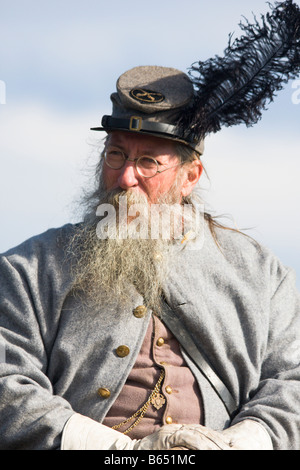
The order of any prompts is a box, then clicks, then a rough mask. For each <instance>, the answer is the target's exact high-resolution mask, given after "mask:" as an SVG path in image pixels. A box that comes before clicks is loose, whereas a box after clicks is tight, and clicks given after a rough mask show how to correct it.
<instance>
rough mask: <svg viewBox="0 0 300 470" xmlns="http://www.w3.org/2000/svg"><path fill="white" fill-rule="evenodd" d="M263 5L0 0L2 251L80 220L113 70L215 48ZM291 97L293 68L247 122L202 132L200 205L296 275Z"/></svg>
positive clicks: (296, 140)
mask: <svg viewBox="0 0 300 470" xmlns="http://www.w3.org/2000/svg"><path fill="white" fill-rule="evenodd" d="M267 10H268V6H267V4H266V3H265V2H264V1H262V0H259V1H258V0H228V1H226V2H224V1H222V0H210V1H209V2H208V1H207V0H185V1H184V2H183V1H182V0H180V1H179V0H165V1H163V0H160V1H158V0H152V1H151V2H149V4H148V3H144V2H138V1H131V0H128V1H126V2H124V1H123V0H112V1H110V2H107V1H103V0H98V1H96V0H85V1H78V0H73V1H69V0H63V1H58V0H52V1H51V2H46V1H43V0H41V1H38V0H27V1H26V2H24V1H23V0H9V1H8V0H0V12H1V14H0V45H1V47H0V103H1V104H0V155H1V187H0V216H1V231H0V251H5V250H6V249H8V248H10V247H12V246H14V245H16V244H18V243H20V242H21V241H23V240H24V239H26V238H28V237H30V236H32V235H35V234H37V233H40V232H43V231H44V230H46V229H47V228H49V227H53V226H60V225H62V224H64V223H67V222H69V221H77V220H78V214H77V212H76V207H77V206H76V201H77V199H78V197H80V194H81V190H82V188H83V187H87V186H88V185H89V184H91V169H92V167H93V164H94V163H95V161H96V158H97V151H98V146H97V145H98V144H99V141H98V139H99V135H98V134H97V135H95V134H96V133H93V132H91V131H90V130H89V128H90V127H92V126H96V125H98V124H99V123H100V119H101V116H102V115H103V114H105V113H109V112H110V109H111V106H110V100H109V96H110V93H112V92H113V91H114V90H115V83H116V80H117V78H118V76H119V75H120V74H121V73H122V72H124V71H125V70H127V69H130V68H131V67H134V66H136V65H164V66H170V67H175V68H178V69H181V70H183V71H187V69H188V68H189V66H190V65H191V64H192V63H193V62H195V61H197V60H205V59H207V58H209V57H211V56H212V55H215V54H222V51H223V49H224V48H225V47H226V44H227V39H228V34H229V33H232V32H233V33H235V35H236V36H238V35H239V27H238V23H239V21H240V20H241V19H242V15H244V16H246V17H247V18H250V17H251V15H252V13H251V12H254V13H255V14H257V16H258V17H259V15H260V13H263V12H266V11H267ZM1 84H2V85H3V84H4V85H5V104H4V103H3V101H4V100H3V99H1V96H3V90H4V88H3V86H2V88H1ZM1 91H2V95H1ZM293 98H294V99H293ZM299 101H300V77H299V81H293V82H290V83H289V84H288V85H286V87H285V89H284V90H283V91H281V92H280V93H279V94H278V97H277V98H276V99H275V101H274V103H271V104H270V105H269V109H268V111H266V112H265V113H264V115H263V119H262V120H261V121H260V122H259V123H258V124H257V125H255V126H254V127H252V128H250V129H247V128H245V127H244V126H238V127H235V128H231V129H224V130H222V131H221V132H220V133H218V134H216V135H214V136H211V137H209V138H208V139H207V142H206V151H205V155H204V158H203V161H204V165H205V167H206V170H207V173H208V175H209V178H210V179H209V180H208V179H206V180H203V181H202V185H203V187H204V190H205V191H204V194H205V200H206V204H207V206H208V207H210V208H211V209H212V211H213V212H214V213H215V214H228V215H229V216H230V217H231V218H232V220H233V221H234V223H235V224H236V225H237V226H238V227H240V228H249V229H251V230H249V231H248V232H247V233H249V234H250V235H252V236H254V237H255V238H257V239H258V240H259V241H260V242H261V243H263V244H265V245H267V246H268V247H269V248H270V249H271V250H272V251H273V252H275V253H276V254H277V255H278V257H279V258H280V259H281V260H282V261H283V263H284V264H287V265H289V266H291V267H293V268H294V269H295V270H296V273H297V277H298V286H300V281H299V278H300V249H299V240H300V222H299V202H300V187H299V184H298V179H299V173H300V171H299V170H300V160H299V144H300V133H299V121H300V103H299Z"/></svg>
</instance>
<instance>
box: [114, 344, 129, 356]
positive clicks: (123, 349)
mask: <svg viewBox="0 0 300 470" xmlns="http://www.w3.org/2000/svg"><path fill="white" fill-rule="evenodd" d="M116 353H117V356H119V357H126V356H128V354H129V353H130V349H129V347H128V346H125V344H122V345H121V346H119V347H118V348H117V349H116Z"/></svg>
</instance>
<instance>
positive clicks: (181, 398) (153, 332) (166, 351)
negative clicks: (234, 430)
mask: <svg viewBox="0 0 300 470" xmlns="http://www.w3.org/2000/svg"><path fill="white" fill-rule="evenodd" d="M162 368H164V370H165V377H164V380H163V382H162V385H161V391H160V393H161V395H162V397H161V398H160V399H159V400H158V406H160V405H161V408H160V409H156V408H155V406H154V405H152V404H150V406H149V407H148V409H147V412H146V414H145V416H144V417H143V419H142V420H141V421H140V422H139V424H138V425H137V426H136V427H134V428H133V429H132V430H131V431H130V432H129V433H128V436H130V437H131V438H132V439H140V438H142V437H144V436H145V435H148V434H151V433H153V432H155V431H156V430H157V429H158V428H159V427H161V426H163V425H165V424H171V423H182V424H188V423H193V424H196V423H200V424H203V405H202V399H201V393H200V390H199V387H198V384H197V382H196V380H195V378H194V376H193V374H192V372H191V371H190V369H189V367H188V366H187V364H186V362H185V360H184V359H183V357H182V355H181V352H180V347H179V343H178V341H177V340H176V338H175V337H174V336H173V335H172V333H171V332H170V330H168V329H167V328H166V326H165V325H164V324H163V323H162V322H161V321H160V320H159V319H158V318H157V317H153V319H152V321H151V322H150V324H149V328H148V330H147V333H146V336H145V339H144V342H143V345H142V348H141V350H140V353H139V355H138V357H137V360H136V363H135V365H134V367H133V369H132V371H131V373H130V375H129V377H128V379H127V382H126V383H125V385H124V387H123V389H122V391H121V393H120V395H119V396H118V398H117V399H116V401H115V403H114V404H113V406H112V408H111V409H110V410H109V412H108V414H107V416H106V417H105V419H104V421H103V424H105V425H106V426H109V427H112V426H114V425H116V424H118V423H120V422H122V421H124V420H125V419H127V418H129V417H130V416H132V415H133V414H134V413H135V412H136V411H137V410H138V409H139V408H140V407H141V406H142V405H143V404H144V403H145V402H146V401H147V400H148V398H149V396H150V394H151V392H152V390H153V389H154V387H155V385H156V383H157V381H158V380H159V377H160V373H161V370H162ZM163 402H164V403H163ZM134 422H135V420H132V421H130V422H129V423H127V424H126V425H123V426H122V427H120V428H119V429H118V430H119V431H121V432H124V431H125V430H126V429H127V428H128V427H129V426H131V425H132V424H133V423H134Z"/></svg>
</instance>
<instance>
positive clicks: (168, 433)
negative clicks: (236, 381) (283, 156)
mask: <svg viewBox="0 0 300 470" xmlns="http://www.w3.org/2000/svg"><path fill="white" fill-rule="evenodd" d="M243 423H246V426H245V425H244V426H243ZM247 423H250V424H248V425H247ZM252 423H254V427H253V424H252ZM256 425H258V426H256ZM249 432H251V433H254V437H251V436H249V434H248V433H249ZM270 443H271V440H270V437H269V436H268V434H267V432H266V431H265V429H264V428H263V426H261V425H260V424H259V423H257V422H255V421H251V422H250V421H249V420H247V421H243V422H241V423H238V424H237V425H235V426H233V427H232V428H229V429H228V430H226V431H223V432H217V431H212V430H210V429H208V428H206V427H204V426H201V425H182V424H168V425H166V426H163V427H162V428H160V430H159V431H157V432H155V433H153V434H150V435H149V436H146V437H144V438H143V439H140V440H135V439H130V437H128V436H126V435H124V434H122V433H120V432H118V431H115V430H114V429H111V428H109V427H107V426H104V425H102V424H100V423H97V422H96V421H94V420H92V419H90V418H88V417H86V416H82V415H80V414H78V413H76V414H74V415H73V416H71V418H70V419H69V420H68V422H67V424H66V425H65V428H64V430H63V435H62V443H61V450H166V449H172V448H174V447H186V448H187V449H191V450H233V449H245V450H246V449H247V450H248V449H253V450H254V449H267V448H268V449H269V448H272V445H271V444H270ZM248 445H249V446H248ZM270 445H271V447H267V446H270ZM236 446H237V447H236Z"/></svg>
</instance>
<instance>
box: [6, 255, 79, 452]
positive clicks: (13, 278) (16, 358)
mask: <svg viewBox="0 0 300 470" xmlns="http://www.w3.org/2000/svg"><path fill="white" fill-rule="evenodd" d="M21 271H22V270H21V269H16V268H15V267H14V266H13V265H12V264H11V263H10V262H9V261H8V259H7V258H6V257H1V258H0V344H1V358H0V397H1V399H0V436H1V438H0V449H3V450H12V449H13V450H22V449H26V450H42V449H43V450H52V449H53V450H54V449H59V447H60V441H61V434H62V430H63V427H64V425H65V423H66V421H67V420H68V419H69V418H70V416H71V415H72V414H73V410H72V408H71V406H70V405H69V403H68V402H67V401H65V400H64V399H63V398H61V397H59V396H56V395H55V394H54V393H53V386H52V384H51V382H50V381H49V379H48V377H47V375H46V374H47V350H46V348H45V344H44V340H43V335H42V334H41V325H40V322H39V318H38V315H37V314H36V312H37V310H38V309H41V306H39V305H38V302H39V300H38V294H37V293H36V292H35V289H34V288H33V285H34V282H33V283H31V282H30V279H28V276H26V274H25V273H22V272H21Z"/></svg>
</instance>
